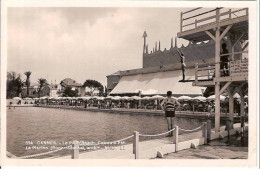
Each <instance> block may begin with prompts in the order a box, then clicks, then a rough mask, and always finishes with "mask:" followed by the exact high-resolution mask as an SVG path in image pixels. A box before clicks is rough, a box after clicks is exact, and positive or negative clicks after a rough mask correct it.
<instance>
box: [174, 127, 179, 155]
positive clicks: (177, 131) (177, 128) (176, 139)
mask: <svg viewBox="0 0 260 175" xmlns="http://www.w3.org/2000/svg"><path fill="white" fill-rule="evenodd" d="M174 128H175V132H174V136H173V138H174V140H173V143H174V144H175V152H177V151H178V144H179V127H178V126H176V125H175V126H174Z"/></svg>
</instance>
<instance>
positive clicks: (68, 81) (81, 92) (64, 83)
mask: <svg viewBox="0 0 260 175" xmlns="http://www.w3.org/2000/svg"><path fill="white" fill-rule="evenodd" d="M67 87H70V88H71V90H73V91H76V90H77V91H78V95H79V96H85V87H84V86H83V85H82V84H80V83H77V82H76V81H75V80H73V79H71V78H65V79H64V80H62V81H61V82H60V86H59V87H58V92H59V93H61V94H62V92H63V91H64V90H65V88H67Z"/></svg>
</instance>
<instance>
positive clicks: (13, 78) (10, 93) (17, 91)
mask: <svg viewBox="0 0 260 175" xmlns="http://www.w3.org/2000/svg"><path fill="white" fill-rule="evenodd" d="M23 86H24V82H23V81H22V80H21V76H20V74H17V73H15V72H7V81H6V98H8V99H9V98H13V97H16V96H21V92H22V88H23Z"/></svg>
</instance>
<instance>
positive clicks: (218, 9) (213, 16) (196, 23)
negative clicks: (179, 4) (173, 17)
mask: <svg viewBox="0 0 260 175" xmlns="http://www.w3.org/2000/svg"><path fill="white" fill-rule="evenodd" d="M198 9H200V8H196V9H192V10H190V11H187V12H182V13H181V22H180V23H181V25H180V31H181V32H182V31H183V28H184V27H187V26H191V25H195V28H197V27H198V23H201V22H205V21H208V20H211V19H216V21H215V22H216V23H218V22H220V21H223V20H227V19H232V17H231V15H232V14H234V15H235V13H237V12H240V11H244V10H245V12H246V14H245V15H240V17H241V16H248V8H242V9H238V10H234V11H231V9H229V10H228V11H226V12H222V13H219V11H220V9H223V7H218V8H215V9H213V10H209V11H206V12H203V13H199V14H197V15H193V16H190V17H187V18H183V15H184V14H187V13H189V12H192V11H195V10H198ZM214 11H216V12H217V13H216V14H215V15H212V16H208V17H205V18H203V19H195V21H194V22H191V23H188V24H185V25H183V22H184V21H187V20H189V19H192V18H195V17H198V16H202V15H205V14H208V13H211V12H214ZM226 15H229V16H228V17H227V18H225V19H221V20H220V17H222V16H226ZM236 17H238V16H237V15H236ZM208 24H209V23H208ZM203 25H206V24H203Z"/></svg>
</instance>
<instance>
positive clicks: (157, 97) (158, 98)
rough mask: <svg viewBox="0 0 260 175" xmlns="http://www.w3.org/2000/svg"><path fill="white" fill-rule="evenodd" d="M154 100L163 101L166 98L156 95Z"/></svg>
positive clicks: (153, 97)
mask: <svg viewBox="0 0 260 175" xmlns="http://www.w3.org/2000/svg"><path fill="white" fill-rule="evenodd" d="M152 99H154V100H162V99H164V97H163V96H161V95H154V96H152Z"/></svg>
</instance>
